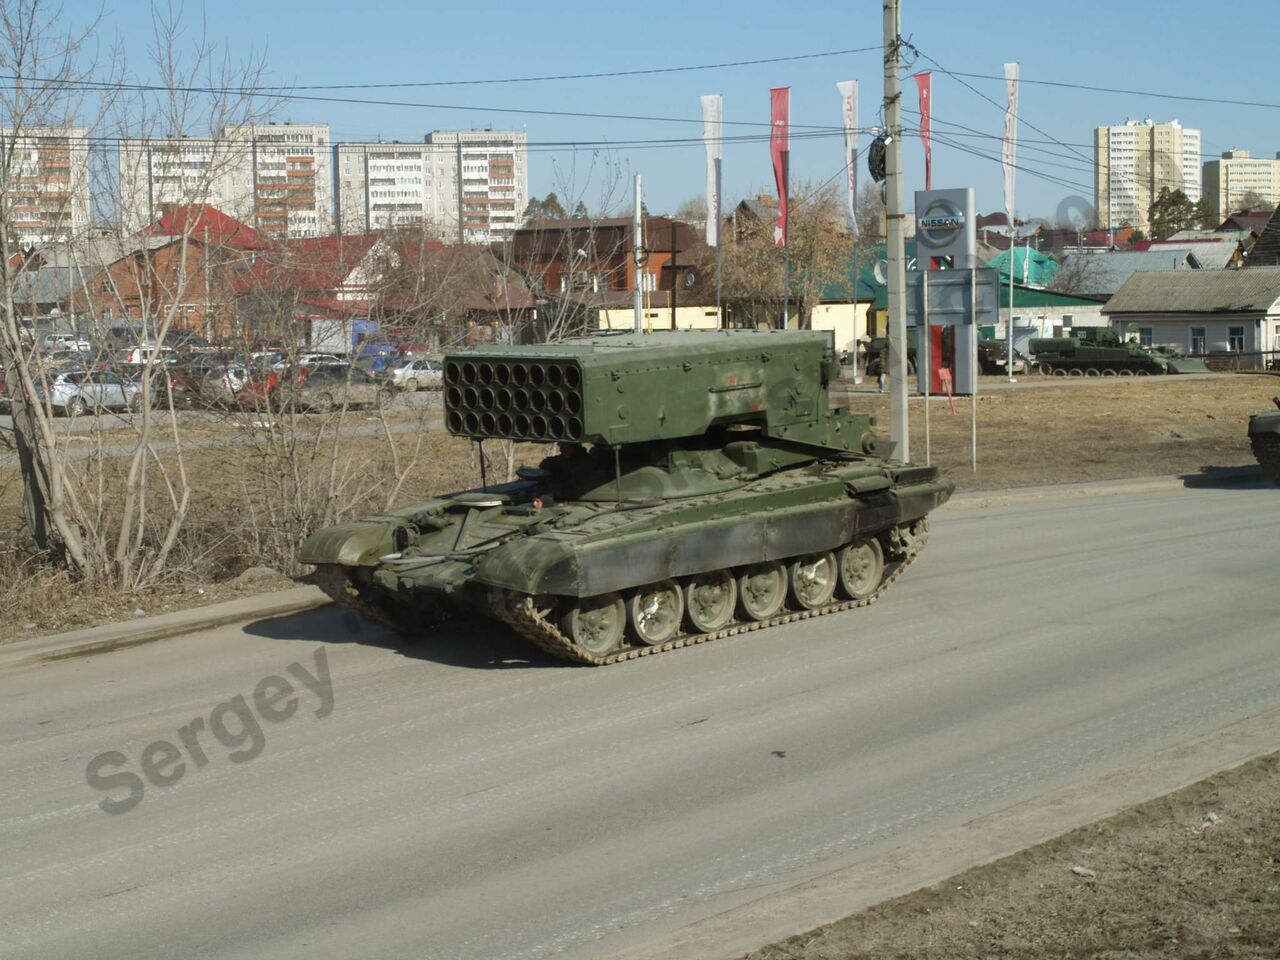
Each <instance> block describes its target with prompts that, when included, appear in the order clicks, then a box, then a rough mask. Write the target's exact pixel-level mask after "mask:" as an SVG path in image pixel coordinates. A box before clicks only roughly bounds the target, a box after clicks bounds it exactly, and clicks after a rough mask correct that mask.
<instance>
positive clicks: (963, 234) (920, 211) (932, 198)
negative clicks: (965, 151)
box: [916, 187, 977, 269]
mask: <svg viewBox="0 0 1280 960" xmlns="http://www.w3.org/2000/svg"><path fill="white" fill-rule="evenodd" d="M973 202H974V201H973V188H972V187H965V188H964V189H961V190H917V191H916V249H917V255H918V256H919V257H920V258H921V260H922V261H923V260H924V258H926V257H928V258H930V259H933V258H942V257H951V258H952V260H953V265H954V266H955V267H957V268H959V269H968V268H969V267H972V266H976V265H977V264H976V261H975V257H976V252H977V251H976V237H975V235H974V229H973Z"/></svg>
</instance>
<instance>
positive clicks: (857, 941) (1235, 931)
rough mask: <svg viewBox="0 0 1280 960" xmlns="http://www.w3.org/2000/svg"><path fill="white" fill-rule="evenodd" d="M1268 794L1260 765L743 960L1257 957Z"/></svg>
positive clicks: (1271, 822) (1272, 878) (1279, 816)
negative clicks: (1081, 871)
mask: <svg viewBox="0 0 1280 960" xmlns="http://www.w3.org/2000/svg"><path fill="white" fill-rule="evenodd" d="M1277 796H1280V754H1271V755H1270V756H1266V757H1261V758H1259V759H1257V760H1254V761H1251V762H1250V763H1247V764H1245V765H1244V766H1241V767H1238V768H1237V769H1235V770H1231V771H1228V772H1226V773H1221V774H1217V775H1215V776H1212V777H1209V778H1208V779H1206V780H1202V781H1200V782H1199V783H1196V784H1193V785H1191V786H1189V787H1187V788H1185V789H1183V790H1179V791H1178V792H1177V793H1173V794H1169V795H1168V796H1165V797H1161V798H1159V799H1157V800H1152V801H1151V802H1149V803H1144V804H1142V805H1140V806H1137V807H1134V808H1132V809H1130V810H1126V811H1124V812H1123V813H1119V814H1116V815H1115V816H1113V817H1110V818H1108V819H1106V820H1103V821H1101V822H1099V823H1095V824H1091V825H1089V826H1086V827H1081V828H1079V829H1078V830H1073V831H1072V832H1070V833H1068V834H1066V835H1064V836H1062V837H1058V838H1057V839H1055V840H1050V841H1049V842H1047V843H1044V844H1041V845H1039V846H1036V847H1031V848H1030V849H1028V850H1024V851H1022V852H1021V853H1018V854H1015V855H1014V856H1011V857H1007V858H1005V859H1003V860H999V861H996V862H995V863H993V864H990V865H988V866H985V867H978V868H976V869H973V870H969V871H967V872H965V873H962V874H960V875H958V876H955V877H952V878H950V879H948V880H944V881H943V882H942V883H939V884H935V885H934V886H932V887H927V888H925V889H923V890H920V891H917V892H916V893H912V894H909V895H907V896H905V897H899V898H897V899H896V900H890V901H889V902H887V903H884V904H881V905H880V906H877V907H872V908H871V909H870V910H867V911H865V912H863V913H859V914H855V915H853V916H851V917H847V918H845V919H844V920H840V921H838V922H836V923H833V924H831V925H829V926H826V927H822V928H820V929H818V930H813V931H810V932H809V933H806V934H802V935H800V936H796V937H791V938H789V939H787V940H784V941H781V942H779V943H776V944H773V945H772V946H769V947H765V948H764V949H762V950H759V951H757V952H756V953H753V954H751V955H750V957H749V958H747V960H898V958H901V957H913V958H920V960H933V958H937V960H943V958H946V960H952V958H960V957H964V958H968V957H974V958H977V957H999V958H1003V960H1039V958H1042V957H1078V958H1096V960H1122V958H1123V960H1157V958H1159V960H1210V958H1214V960H1217V958H1222V960H1226V958H1239V960H1271V958H1274V957H1276V956H1277V955H1278V954H1277V944H1280V909H1277V907H1276V904H1277V903H1280V854H1278V853H1277V851H1280V802H1277V799H1276V798H1277ZM1215 818H1216V819H1215ZM1073 867H1082V868H1083V869H1086V870H1088V871H1089V873H1088V874H1086V875H1085V876H1083V877H1082V876H1080V875H1078V874H1077V873H1073V872H1072V868H1073Z"/></svg>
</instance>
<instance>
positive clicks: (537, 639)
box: [489, 519, 929, 667]
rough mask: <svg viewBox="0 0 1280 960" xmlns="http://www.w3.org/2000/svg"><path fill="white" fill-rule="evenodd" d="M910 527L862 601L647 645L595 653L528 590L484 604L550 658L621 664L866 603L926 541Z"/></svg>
mask: <svg viewBox="0 0 1280 960" xmlns="http://www.w3.org/2000/svg"><path fill="white" fill-rule="evenodd" d="M914 526H915V527H916V529H915V531H914V532H913V533H911V534H910V536H909V537H904V536H903V535H902V534H901V533H900V530H901V528H894V529H893V530H892V531H890V536H891V537H892V538H893V539H894V540H896V541H897V542H898V543H899V544H900V549H901V550H902V554H901V555H900V557H899V558H898V559H895V560H888V559H887V558H886V563H885V572H884V576H883V577H882V578H881V580H880V586H879V587H878V588H877V589H876V591H875V593H873V594H872V595H871V596H869V597H866V598H864V599H862V600H844V601H838V602H836V603H830V604H827V605H826V606H824V607H818V608H816V609H813V610H791V611H786V612H784V613H781V614H779V615H778V616H776V617H770V618H769V619H767V620H750V621H740V622H736V623H732V624H730V625H729V626H727V627H724V628H722V629H720V630H716V631H714V632H712V633H685V634H681V635H679V636H677V637H674V638H673V639H671V640H668V641H667V642H666V643H661V644H655V645H653V646H627V647H622V648H620V649H618V650H615V651H614V652H613V653H610V654H607V655H605V656H597V655H595V654H593V653H591V652H589V651H587V650H584V649H583V648H582V647H580V646H578V644H576V643H574V642H573V641H572V640H571V639H569V638H568V637H567V636H565V635H564V633H563V632H562V631H561V630H560V628H559V627H558V626H556V625H555V624H554V623H552V622H550V621H549V620H547V619H546V618H545V617H544V616H543V615H542V614H540V613H539V612H538V610H537V608H536V606H535V604H534V598H533V597H531V596H529V595H528V594H522V593H514V592H512V591H509V590H502V589H499V588H496V587H495V588H491V589H490V592H489V607H490V612H491V614H492V616H494V617H495V618H496V619H498V620H501V621H502V622H504V623H506V624H508V625H509V626H510V627H511V628H512V629H514V630H515V631H516V632H517V633H518V634H520V636H522V637H524V638H525V639H526V640H528V641H529V642H530V643H532V644H534V646H536V647H538V648H539V649H540V650H543V651H545V652H546V653H549V654H551V655H552V656H553V657H556V658H558V659H560V660H569V661H572V662H574V663H579V664H586V665H589V666H595V667H603V666H607V665H609V664H612V663H621V662H623V661H625V660H637V659H639V658H640V657H650V656H653V655H654V654H658V653H666V652H667V651H669V650H678V649H680V648H681V647H691V646H693V645H695V644H699V643H710V642H711V641H712V640H719V639H721V638H723V637H736V636H737V635H738V634H741V633H751V632H752V631H753V630H763V629H765V628H766V627H776V626H781V625H782V624H785V623H795V622H797V621H800V620H810V619H812V618H814V617H823V616H826V615H827V614H829V613H840V612H842V611H845V610H852V609H854V608H855V607H866V606H870V605H871V604H873V603H875V602H876V601H877V600H879V599H880V597H881V596H883V595H884V593H885V591H886V590H888V589H889V587H891V586H892V585H893V583H894V581H896V580H897V579H898V577H900V576H902V573H903V571H905V570H906V569H907V567H909V566H911V564H912V563H914V562H915V559H916V557H918V556H919V555H920V551H921V550H923V549H924V546H925V544H926V543H928V541H929V526H928V521H927V520H923V519H922V520H919V521H916V524H915V525H914Z"/></svg>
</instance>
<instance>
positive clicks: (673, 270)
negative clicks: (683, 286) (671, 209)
mask: <svg viewBox="0 0 1280 960" xmlns="http://www.w3.org/2000/svg"><path fill="white" fill-rule="evenodd" d="M678 279H679V276H678V274H677V272H676V222H675V221H674V220H672V221H671V329H672V330H674V329H675V328H676V291H677V290H678V289H679V287H680V284H679V283H678V282H677V281H678Z"/></svg>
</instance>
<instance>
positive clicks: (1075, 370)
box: [1067, 367, 1084, 377]
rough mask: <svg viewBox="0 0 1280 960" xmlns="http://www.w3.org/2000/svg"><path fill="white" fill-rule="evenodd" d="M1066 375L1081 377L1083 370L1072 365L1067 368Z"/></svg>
mask: <svg viewBox="0 0 1280 960" xmlns="http://www.w3.org/2000/svg"><path fill="white" fill-rule="evenodd" d="M1067 376H1069V377H1083V376H1084V371H1083V370H1081V369H1080V368H1079V367H1072V368H1071V369H1070V370H1068V371H1067Z"/></svg>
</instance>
